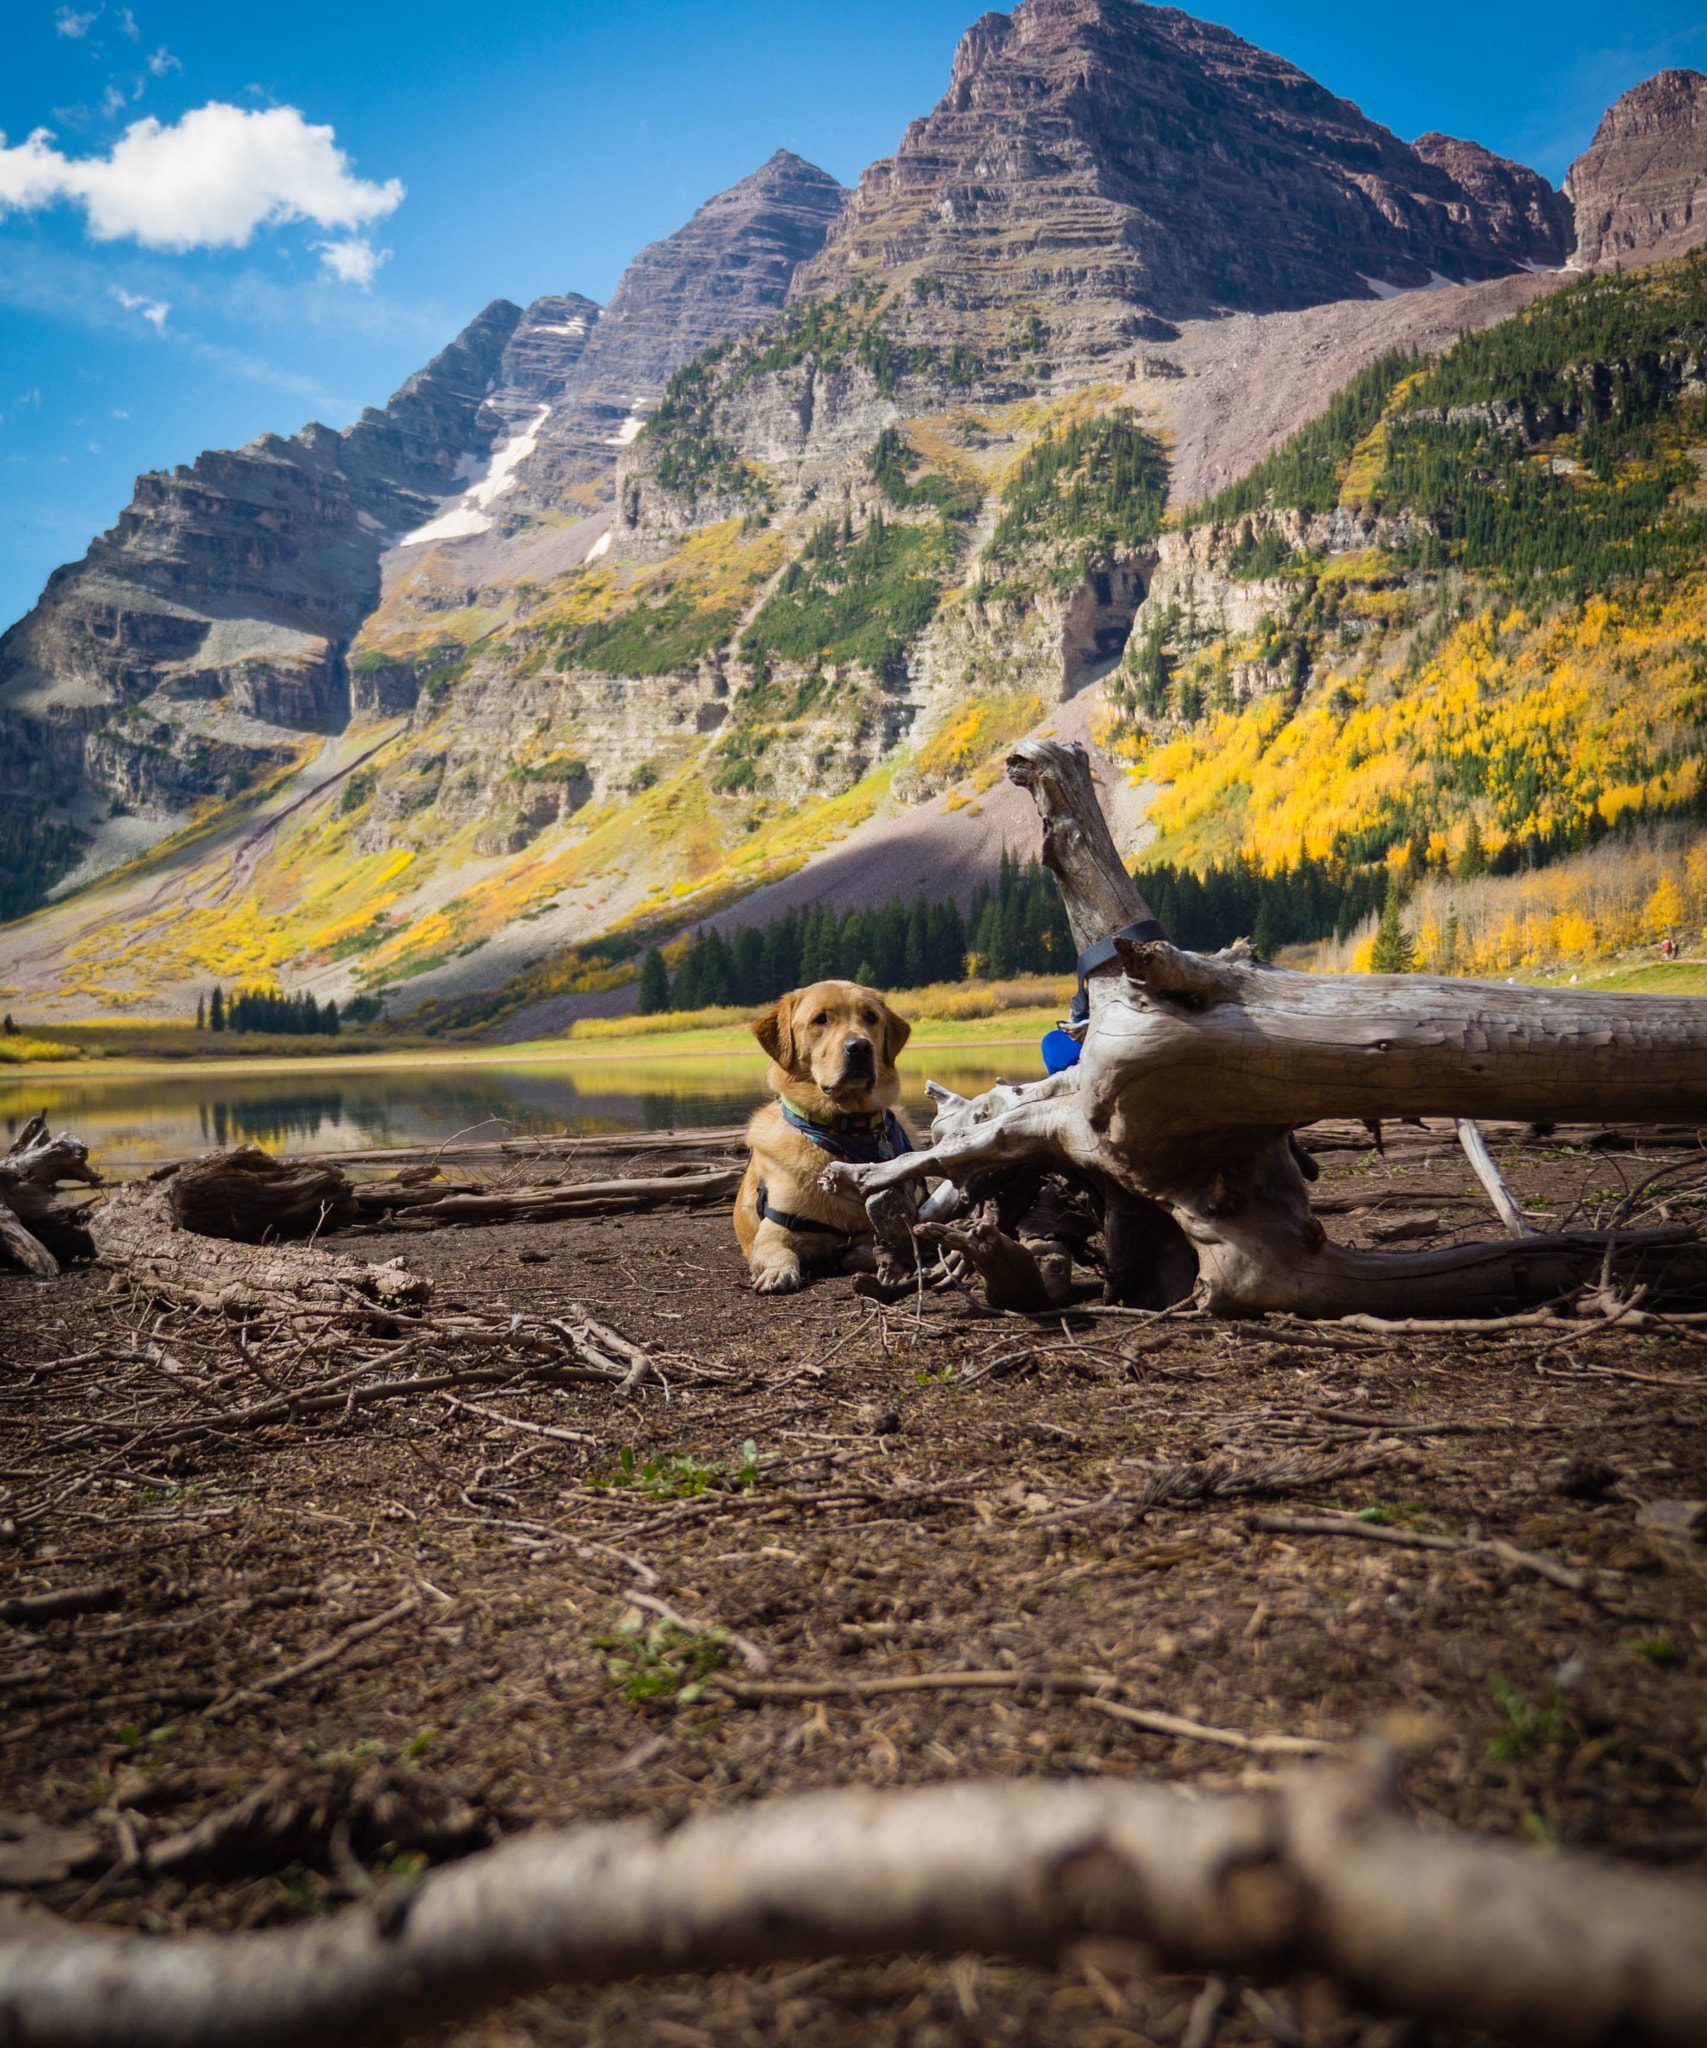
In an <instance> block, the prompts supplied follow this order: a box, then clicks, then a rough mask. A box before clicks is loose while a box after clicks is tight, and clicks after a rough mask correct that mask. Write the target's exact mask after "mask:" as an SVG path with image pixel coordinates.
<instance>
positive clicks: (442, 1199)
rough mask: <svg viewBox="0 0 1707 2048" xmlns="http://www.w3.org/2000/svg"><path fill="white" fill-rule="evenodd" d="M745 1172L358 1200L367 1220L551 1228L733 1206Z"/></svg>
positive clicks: (380, 1184) (418, 1189)
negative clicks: (578, 1220)
mask: <svg viewBox="0 0 1707 2048" xmlns="http://www.w3.org/2000/svg"><path fill="white" fill-rule="evenodd" d="M742 1171H743V1169H742V1168H741V1167H739V1166H719V1167H712V1168H709V1169H708V1170H707V1171H705V1172H703V1173H683V1174H663V1175H656V1176H651V1177H649V1178H646V1179H641V1178H639V1177H635V1178H632V1179H627V1180H592V1181H582V1182H581V1183H579V1184H578V1185H576V1186H571V1187H519V1188H481V1189H475V1188H466V1187H465V1188H456V1187H445V1186H443V1185H440V1186H438V1187H435V1186H434V1185H433V1184H432V1182H431V1181H424V1180H392V1181H367V1182H364V1183H359V1184H358V1185H357V1186H356V1187H355V1188H354V1189H353V1190H352V1194H353V1198H354V1202H355V1206H356V1208H357V1209H358V1210H359V1211H360V1212H361V1214H362V1215H363V1216H367V1217H379V1216H384V1215H387V1214H396V1213H399V1212H401V1213H402V1214H404V1215H406V1216H407V1217H409V1218H410V1220H411V1221H422V1220H424V1221H426V1222H431V1223H447V1224H448V1223H459V1224H468V1223H550V1222H552V1221H554V1220H555V1219H557V1218H558V1217H563V1216H627V1215H632V1214H635V1213H636V1212H638V1211H640V1210H645V1209H663V1208H674V1207H678V1206H679V1207H683V1208H692V1207H695V1206H697V1205H698V1204H700V1203H702V1202H720V1201H727V1200H728V1199H729V1198H730V1197H731V1196H732V1195H733V1194H734V1192H735V1190H736V1188H738V1187H739V1186H740V1184H741V1174H742Z"/></svg>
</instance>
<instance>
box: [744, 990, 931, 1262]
mask: <svg viewBox="0 0 1707 2048" xmlns="http://www.w3.org/2000/svg"><path fill="white" fill-rule="evenodd" d="M912 1030H913V1027H912V1026H911V1025H910V1024H909V1023H908V1022H907V1020H906V1019H905V1018H904V1017H897V1016H896V1014H895V1012H894V1011H893V1010H892V1009H890V1007H889V1005H888V1004H887V1003H886V1002H885V1001H884V1000H883V998H882V997H881V996H880V995H879V994H878V993H877V992H876V990H875V989H869V988H861V987H860V986H859V984H858V983H857V982H853V981H815V982H814V983H813V984H812V986H811V987H810V988H799V989H795V990H794V991H793V993H792V994H790V995H786V996H783V997H782V998H781V999H780V1001H778V1002H777V1003H775V1004H773V1005H772V1007H771V1008H770V1009H768V1010H767V1011H766V1012H765V1014H764V1015H763V1016H762V1017H759V1018H757V1019H755V1021H754V1024H753V1036H754V1037H755V1038H756V1039H757V1040H758V1041H759V1043H760V1045H762V1046H763V1047H764V1049H765V1051H766V1052H767V1053H769V1055H770V1067H769V1069H768V1071H767V1073H766V1076H765V1079H766V1081H767V1083H768V1084H769V1086H770V1089H771V1091H772V1093H773V1094H776V1095H781V1096H786V1097H787V1098H788V1100H789V1101H790V1102H792V1103H793V1104H794V1106H795V1107H796V1109H798V1110H799V1111H800V1112H801V1114H802V1115H803V1116H808V1117H812V1118H814V1119H816V1120H818V1121H820V1122H824V1123H828V1122H830V1120H831V1119H832V1118H833V1117H835V1116H836V1115H838V1114H843V1115H847V1114H852V1115H860V1114H863V1113H866V1112H869V1111H872V1110H879V1109H883V1110H887V1109H892V1108H893V1107H894V1105H895V1099H896V1097H897V1096H898V1095H899V1094H900V1092H901V1083H900V1078H899V1076H898V1075H897V1074H896V1072H895V1062H896V1060H897V1058H899V1056H900V1052H901V1048H902V1047H903V1046H904V1045H905V1044H906V1043H907V1040H908V1039H909V1038H910V1037H911V1036H912ZM910 1135H911V1133H909V1136H910ZM747 1143H748V1145H749V1146H750V1147H751V1148H752V1154H753V1156H752V1158H751V1159H750V1160H749V1161H748V1164H747V1172H746V1176H745V1178H744V1179H743V1180H742V1182H741V1187H740V1192H739V1193H738V1194H737V1195H736V1197H735V1235H736V1237H737V1238H738V1239H739V1241H740V1245H741V1250H742V1252H743V1253H744V1254H745V1256H746V1260H747V1265H748V1267H749V1269H750V1270H751V1272H752V1275H753V1285H754V1286H755V1287H756V1288H757V1289H758V1291H759V1292H760V1293H761V1294H792V1293H793V1292H794V1290H795V1289H796V1288H797V1287H799V1286H800V1285H801V1283H802V1281H803V1279H804V1277H805V1269H806V1268H807V1267H808V1266H813V1265H816V1266H820V1267H821V1266H826V1265H840V1264H841V1262H842V1260H843V1258H844V1256H845V1255H846V1253H847V1252H848V1250H849V1248H850V1240H851V1241H853V1242H856V1243H857V1242H858V1241H860V1240H864V1241H865V1242H867V1243H869V1241H870V1238H871V1225H870V1222H869V1220H868V1219H867V1217H866V1213H865V1206H864V1204H863V1203H862V1202H861V1201H860V1200H859V1198H858V1197H857V1196H855V1195H844V1194H832V1193H831V1192H830V1190H829V1189H828V1188H826V1187H825V1186H824V1185H823V1171H824V1168H825V1166H826V1165H828V1164H829V1160H830V1155H829V1154H828V1153H827V1152H824V1151H822V1150H821V1149H820V1148H819V1147H818V1146H816V1145H814V1144H813V1143H812V1141H811V1139H810V1138H807V1137H804V1136H802V1134H801V1133H800V1132H799V1131H797V1130H795V1129H794V1128H793V1126H792V1125H790V1124H788V1123H785V1122H784V1120H783V1114H782V1109H781V1107H780V1105H779V1104H777V1103H774V1102H769V1103H766V1105H765V1106H764V1108H763V1109H759V1110H755V1111H754V1112H753V1117H752V1121H751V1122H750V1123H749V1124H748V1125H747ZM761 1181H762V1182H763V1183H764V1185H765V1189H766V1191H767V1194H768V1197H769V1202H770V1206H772V1207H773V1208H777V1209H782V1210H785V1211H786V1212H787V1213H788V1214H790V1215H792V1216H802V1217H809V1218H810V1219H811V1220H812V1221H814V1222H817V1223H827V1224H829V1225H831V1226H832V1227H833V1228H835V1229H836V1230H839V1231H845V1232H846V1233H847V1236H846V1238H835V1237H820V1236H818V1235H817V1234H816V1233H815V1232H814V1233H813V1234H811V1235H807V1234H805V1233H803V1232H800V1231H791V1230H785V1229H784V1228H783V1227H782V1225H781V1224H780V1223H778V1222H777V1221H776V1219H775V1218H774V1217H770V1216H767V1217H765V1218H764V1219H763V1220H762V1221H761V1219H760V1216H759V1183H760V1182H761Z"/></svg>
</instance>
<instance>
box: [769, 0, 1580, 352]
mask: <svg viewBox="0 0 1707 2048" xmlns="http://www.w3.org/2000/svg"><path fill="white" fill-rule="evenodd" d="M1498 164H1499V160H1498V159H1495V158H1492V157H1489V156H1488V155H1487V153H1486V152H1484V151H1479V150H1477V149H1476V148H1475V146H1474V145H1460V144H1449V145H1447V146H1446V148H1445V149H1443V150H1438V151H1436V152H1434V153H1433V154H1422V153H1419V152H1418V151H1417V150H1414V149H1412V148H1410V147H1408V146H1407V145H1406V144H1405V143H1403V142H1401V141H1400V140H1399V139H1398V138H1397V137H1396V136H1394V135H1392V134H1390V133H1389V132H1388V131H1387V130H1386V129H1385V128H1382V127H1380V126H1378V125H1377V124H1376V123H1374V122H1372V121H1369V120H1367V119H1366V118H1365V117H1364V115H1363V114H1362V113H1360V112H1359V110H1358V109H1357V108H1356V107H1355V106H1353V105H1352V104H1351V103H1350V102H1349V101H1346V100H1342V99H1337V98H1336V97H1335V96H1334V95H1333V94H1331V93H1329V92H1328V91H1327V90H1326V89H1325V88H1323V87H1322V86H1320V85H1318V84H1317V83H1316V82H1315V80H1313V79H1311V78H1309V77H1307V76H1306V75H1305V74H1304V73H1303V72H1302V71H1300V70H1298V69H1297V68H1296V66H1294V65H1291V64H1288V63H1286V62H1285V61H1284V59H1282V58H1279V57H1275V56H1271V55H1270V54H1269V53H1268V52H1266V51H1263V50H1259V49H1256V48H1255V47H1254V46H1253V45H1251V44H1249V43H1247V42H1244V41H1243V40H1242V39H1241V38H1239V37H1238V36H1235V35H1233V34H1231V33H1230V32H1229V31H1228V30H1226V29H1222V28H1217V27H1214V26H1213V25H1211V24H1209V23H1206V22H1200V21H1195V20H1193V19H1192V18H1191V17H1190V16H1188V15H1186V14H1182V13H1180V12H1178V11H1177V10H1175V9H1161V8H1154V7H1146V6H1142V5H1137V4H1134V0H1024V4H1022V5H1021V6H1019V7H1017V8H1016V9H1015V10H1014V12H1013V13H1012V14H1011V15H1000V14H986V15H984V16H983V17H982V18H981V19H980V20H979V21H978V22H976V23H975V24H974V25H973V27H972V28H971V29H969V30H968V31H967V34H966V36H965V38H964V39H963V40H962V42H961V45H960V48H959V51H958V52H957V54H956V57H955V61H954V71H953V76H952V78H951V80H950V84H949V90H948V92H947V94H946V95H945V97H944V98H943V99H942V100H941V101H940V103H939V104H938V106H937V107H936V109H935V111H934V112H933V113H932V114H931V115H930V116H929V117H928V118H926V119H924V120H920V121H915V122H914V123H913V124H912V126H911V127H910V128H909V129H908V130H907V133H906V135H905V137H904V138H903V140H902V143H901V147H900V149H899V150H898V151H897V152H896V154H895V155H894V156H893V157H890V158H886V159H885V160H884V161H882V162H880V163H876V164H873V165H872V166H871V168H870V169H869V170H867V171H866V172H865V174H864V175H863V176H862V178H861V179H860V183H859V188H858V190H857V192H856V193H855V195H854V197H853V199H852V200H851V201H850V203H849V205H848V208H847V211H846V213H845V214H844V215H843V216H842V218H841V220H840V221H839V222H838V224H837V226H836V228H835V229H834V231H833V232H832V234H831V236H830V239H829V241H828V243H827V244H826V246H825V249H824V251H823V253H822V255H820V256H819V257H817V258H816V259H815V260H814V261H813V262H811V263H809V264H807V265H805V266H803V267H802V269H801V270H800V272H799V273H798V274H797V275H796V278H795V281H794V286H793V296H794V297H795V299H797V300H802V299H808V298H813V297H818V296H821V295H823V294H825V293H827V292H833V291H835V290H837V289H839V288H841V287H842V286H845V285H846V284H848V283H849V282H851V281H852V280H854V279H858V278H865V277H874V276H881V277H884V278H888V279H893V280H897V281H899V282H900V283H901V284H903V285H904V286H908V287H910V292H909V297H908V299H907V301H906V304H905V308H904V313H905V314H907V315H910V316H911V317H904V318H903V319H902V321H901V322H900V326H901V328H902V329H903V331H905V332H907V333H908V334H909V335H910V334H911V333H912V331H913V330H914V329H918V330H919V331H920V332H921V333H922V332H924V331H925V330H927V329H928V330H929V331H930V332H931V334H932V335H933V336H935V337H936V338H938V339H939V340H940V338H941V336H942V335H943V334H944V333H949V334H951V335H952V338H954V339H958V340H961V341H963V342H965V343H967V344H968V345H976V344H977V342H978V341H979V340H980V339H988V338H989V337H990V336H991V335H992V332H993V329H994V327H995V326H996V325H999V324H1000V322H1001V321H1002V320H1003V319H1004V318H1007V319H1018V320H1024V319H1025V318H1026V317H1027V315H1028V314H1029V313H1031V312H1033V311H1035V312H1038V313H1040V315H1041V318H1042V321H1043V323H1044V324H1045V325H1046V326H1047V327H1048V328H1049V329H1050V330H1051V331H1052V333H1053V336H1054V340H1053V342H1052V347H1053V348H1055V349H1063V348H1064V349H1065V350H1066V351H1067V352H1068V353H1070V354H1072V353H1083V352H1086V351H1089V352H1091V353H1093V354H1094V353H1096V352H1098V351H1101V352H1104V353H1106V352H1108V351H1111V350H1116V349H1118V348H1120V347H1123V346H1128V345H1129V344H1130V342H1131V341H1132V339H1133V338H1134V337H1135V336H1140V335H1142V334H1143V333H1144V332H1145V331H1146V330H1145V328H1144V323H1143V319H1142V315H1143V314H1145V313H1148V314H1149V315H1151V316H1159V317H1161V318H1163V319H1166V320H1178V319H1181V318H1185V317H1190V316H1198V315H1206V314H1210V313H1215V312H1219V311H1225V310H1249V311H1258V312H1265V311H1271V310H1274V309H1277V308H1282V307H1296V306H1306V305H1314V304H1319V303H1321V302H1323V301H1325V300H1330V299H1346V298H1358V297H1364V296H1367V295H1368V294H1369V292H1370V290H1371V288H1372V287H1371V281H1372V280H1373V281H1374V284H1375V286H1377V287H1379V286H1396V287H1401V288H1403V287H1407V286H1418V285H1425V284H1427V283H1429V281H1430V279H1431V276H1446V277H1450V278H1452V279H1455V280H1464V279H1469V278H1480V277H1488V276H1491V275H1494V274H1495V273H1497V272H1499V271H1502V270H1510V269H1513V268H1515V267H1516V266H1517V265H1519V264H1521V263H1525V262H1532V261H1533V262H1541V263H1547V262H1557V261H1559V260H1561V258H1562V253H1563V252H1562V249H1561V247H1560V242H1561V231H1560V224H1559V222H1558V220H1557V219H1556V217H1555V214H1554V211H1553V209H1552V205H1551V198H1550V195H1549V193H1548V189H1547V188H1546V187H1545V185H1544V183H1543V181H1542V180H1540V179H1538V178H1535V177H1534V174H1533V173H1523V172H1521V171H1519V169H1518V167H1516V166H1509V167H1503V168H1504V170H1505V171H1506V172H1508V173H1509V175H1508V176H1505V177H1502V176H1500V175H1499V174H1498V173H1497V172H1496V171H1495V170H1494V167H1496V166H1498ZM1456 166H1462V168H1463V169H1465V170H1467V171H1468V172H1469V173H1470V174H1471V176H1470V181H1469V182H1461V180H1460V176H1459V175H1458V172H1457V169H1456V168H1455V167H1456ZM1490 201H1491V202H1492V203H1490Z"/></svg>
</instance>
